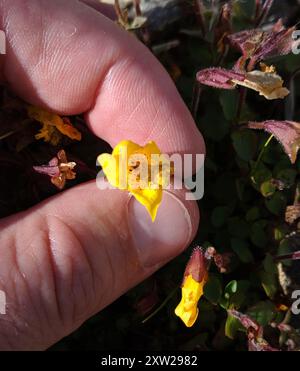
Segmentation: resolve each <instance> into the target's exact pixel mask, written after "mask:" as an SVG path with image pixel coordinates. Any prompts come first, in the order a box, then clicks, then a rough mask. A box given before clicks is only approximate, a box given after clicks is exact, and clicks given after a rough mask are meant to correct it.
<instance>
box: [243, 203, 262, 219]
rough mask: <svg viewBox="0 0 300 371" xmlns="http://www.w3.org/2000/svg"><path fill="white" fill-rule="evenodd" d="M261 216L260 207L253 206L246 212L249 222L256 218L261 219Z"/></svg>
mask: <svg viewBox="0 0 300 371" xmlns="http://www.w3.org/2000/svg"><path fill="white" fill-rule="evenodd" d="M259 217H260V210H259V208H258V207H256V206H255V207H252V208H251V209H250V210H249V211H248V212H247V214H246V221H247V222H254V221H255V220H257V219H259Z"/></svg>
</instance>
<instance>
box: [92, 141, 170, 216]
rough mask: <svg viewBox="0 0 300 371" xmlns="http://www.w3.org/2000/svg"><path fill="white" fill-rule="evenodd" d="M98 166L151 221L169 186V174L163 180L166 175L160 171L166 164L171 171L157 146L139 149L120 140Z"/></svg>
mask: <svg viewBox="0 0 300 371" xmlns="http://www.w3.org/2000/svg"><path fill="white" fill-rule="evenodd" d="M98 162H99V164H100V165H101V166H102V169H103V171H104V173H105V175H106V178H107V180H108V181H109V183H110V184H111V185H113V186H114V187H116V188H119V189H122V190H127V191H129V192H131V194H132V195H133V196H134V197H135V198H136V199H137V201H139V202H140V203H141V204H142V205H143V206H145V208H146V209H147V211H148V212H149V214H150V216H151V219H152V221H154V220H155V218H156V214H157V210H158V207H159V205H160V203H161V201H162V188H163V187H164V186H166V185H168V182H167V181H166V177H167V176H168V175H169V177H170V174H171V173H172V171H169V172H167V176H166V171H162V169H165V168H166V167H167V166H165V165H167V164H169V166H168V169H170V162H168V160H167V159H166V157H165V156H164V155H162V154H161V152H160V150H159V148H158V147H157V145H156V144H155V143H154V142H149V143H147V144H146V145H145V146H144V147H142V146H139V145H138V144H136V143H133V142H131V141H129V140H123V141H121V142H120V143H119V144H118V145H117V146H116V147H115V148H114V150H113V152H112V154H111V155H110V154H108V153H103V154H101V155H100V156H98ZM153 169H154V170H153ZM155 170H157V171H155ZM153 175H154V176H153ZM153 178H154V179H153Z"/></svg>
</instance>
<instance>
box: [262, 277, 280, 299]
mask: <svg viewBox="0 0 300 371" xmlns="http://www.w3.org/2000/svg"><path fill="white" fill-rule="evenodd" d="M260 276H261V284H262V287H263V289H264V290H265V293H266V295H267V296H268V297H269V298H270V299H273V298H274V296H275V294H276V293H277V290H278V280H277V276H276V275H275V274H272V273H268V272H262V273H261V275H260Z"/></svg>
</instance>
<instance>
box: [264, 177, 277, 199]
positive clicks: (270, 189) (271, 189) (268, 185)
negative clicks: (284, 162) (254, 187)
mask: <svg viewBox="0 0 300 371" xmlns="http://www.w3.org/2000/svg"><path fill="white" fill-rule="evenodd" d="M260 192H261V194H262V195H263V196H264V197H271V196H273V194H274V193H275V192H276V186H275V184H274V183H273V182H272V180H267V181H266V182H263V183H262V185H261V186H260Z"/></svg>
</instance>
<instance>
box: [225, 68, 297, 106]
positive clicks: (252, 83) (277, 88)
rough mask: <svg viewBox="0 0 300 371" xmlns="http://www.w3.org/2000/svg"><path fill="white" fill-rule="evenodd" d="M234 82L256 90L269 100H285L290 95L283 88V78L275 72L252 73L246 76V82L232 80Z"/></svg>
mask: <svg viewBox="0 0 300 371" xmlns="http://www.w3.org/2000/svg"><path fill="white" fill-rule="evenodd" d="M232 82H234V83H235V84H237V85H241V86H245V87H246V88H249V89H252V90H255V91H257V92H259V94H260V95H263V96H264V97H265V98H266V99H268V100H273V99H283V98H285V97H286V96H287V95H289V93H290V92H289V90H288V89H286V88H284V87H283V80H282V78H281V77H280V76H279V75H277V74H276V73H273V72H263V71H252V72H249V73H247V74H246V78H245V80H244V81H240V80H232Z"/></svg>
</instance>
